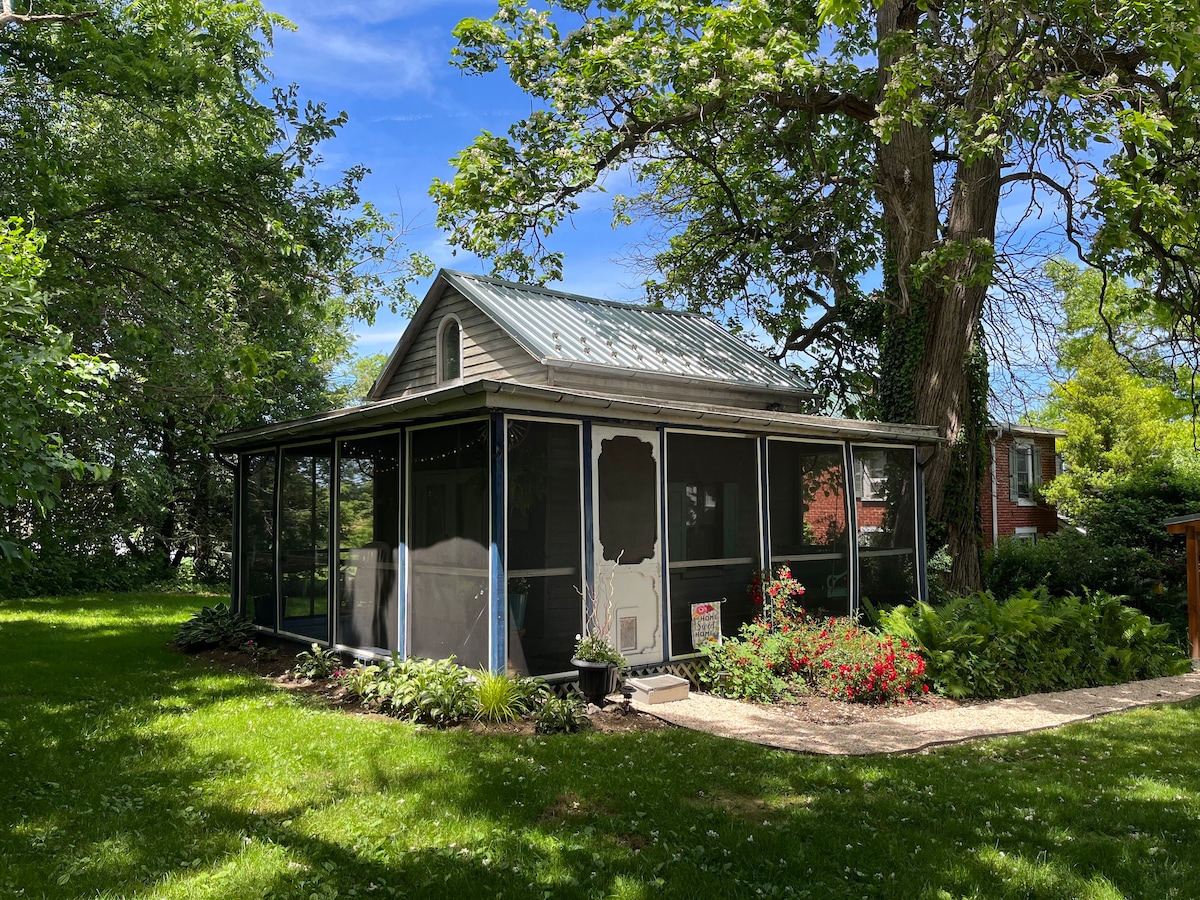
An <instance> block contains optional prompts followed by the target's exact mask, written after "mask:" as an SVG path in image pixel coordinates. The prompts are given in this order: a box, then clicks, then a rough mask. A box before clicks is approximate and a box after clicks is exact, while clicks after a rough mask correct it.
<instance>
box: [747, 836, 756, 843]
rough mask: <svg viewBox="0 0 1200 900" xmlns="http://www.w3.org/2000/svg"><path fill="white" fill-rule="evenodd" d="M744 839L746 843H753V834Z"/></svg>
mask: <svg viewBox="0 0 1200 900" xmlns="http://www.w3.org/2000/svg"><path fill="white" fill-rule="evenodd" d="M746 841H747V842H748V843H751V844H753V843H754V835H750V837H748V838H746Z"/></svg>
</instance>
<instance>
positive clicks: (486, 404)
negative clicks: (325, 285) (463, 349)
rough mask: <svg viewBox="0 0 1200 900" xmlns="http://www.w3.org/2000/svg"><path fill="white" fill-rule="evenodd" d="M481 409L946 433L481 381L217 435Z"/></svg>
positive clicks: (811, 432)
mask: <svg viewBox="0 0 1200 900" xmlns="http://www.w3.org/2000/svg"><path fill="white" fill-rule="evenodd" d="M480 409H502V410H505V411H507V412H523V411H524V412H537V413H549V414H554V413H558V414H560V415H584V416H601V417H605V418H617V419H625V420H629V421H643V422H664V423H667V424H673V425H683V426H688V425H690V426H697V425H703V426H709V427H714V428H725V429H734V430H739V431H750V432H754V433H761V434H778V435H781V436H790V437H811V438H818V439H819V438H826V439H831V440H861V441H879V442H883V443H908V444H937V443H941V442H942V440H943V439H942V438H941V437H940V436H939V435H938V433H937V429H936V428H934V427H933V426H926V425H904V424H893V423H890V422H869V421H860V420H856V419H838V418H833V417H828V416H811V415H805V414H803V413H789V412H774V411H771V410H760V409H749V408H743V407H729V406H718V405H715V404H704V403H686V402H678V401H672V402H663V401H658V400H653V399H649V398H641V397H634V396H622V397H614V396H611V395H607V394H600V393H591V392H588V391H581V390H567V389H565V388H560V387H545V386H542V385H528V384H519V383H515V382H498V381H489V380H479V381H472V382H468V383H466V384H456V385H451V386H447V387H440V388H435V389H433V390H430V391H425V392H422V393H420V394H414V395H411V396H408V397H400V398H394V399H390V400H379V401H375V402H372V403H366V404H363V405H361V406H353V407H348V408H346V409H338V410H331V411H329V412H324V413H318V414H316V415H313V416H308V417H306V418H303V419H296V420H293V421H291V422H279V423H274V424H271V425H263V426H259V427H258V428H251V429H246V430H244V431H237V432H231V433H229V434H224V435H221V436H220V437H219V438H217V439H216V440H215V441H214V442H213V447H214V449H216V450H220V451H225V452H237V451H239V450H246V449H251V448H253V447H256V446H262V445H266V444H274V443H280V442H295V441H302V440H306V439H312V440H318V439H321V438H329V437H334V436H337V435H340V434H343V433H349V432H352V431H353V432H358V431H364V430H367V429H370V428H372V427H379V428H382V427H386V426H388V425H399V424H403V423H406V422H411V421H414V420H417V419H423V418H429V417H431V416H439V417H441V416H446V415H452V414H455V413H469V412H472V411H478V410H480Z"/></svg>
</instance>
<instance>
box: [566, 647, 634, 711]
mask: <svg viewBox="0 0 1200 900" xmlns="http://www.w3.org/2000/svg"><path fill="white" fill-rule="evenodd" d="M575 637H576V638H577V639H578V640H577V641H576V643H575V655H574V656H572V657H571V665H573V666H574V667H575V668H576V669H577V670H578V671H579V691H580V693H582V694H583V696H584V697H585V698H586V699H587V701H588V702H589V703H595V704H596V705H597V706H599V705H600V704H601V703H603V702H604V698H605V697H607V696H608V695H609V694H611V693H613V692H614V691H615V690H616V689H617V681H618V676H619V675H620V672H621V666H623V665H625V657H624V656H622V655H621V654H620V652H618V650H617V648H616V647H614V646H613V645H612V644H611V643H609V641H608V637H607V636H602V635H599V634H595V633H589V634H587V635H582V636H581V635H575Z"/></svg>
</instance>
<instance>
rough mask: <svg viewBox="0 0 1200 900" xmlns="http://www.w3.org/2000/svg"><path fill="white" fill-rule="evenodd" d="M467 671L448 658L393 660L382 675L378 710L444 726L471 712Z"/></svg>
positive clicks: (471, 686)
mask: <svg viewBox="0 0 1200 900" xmlns="http://www.w3.org/2000/svg"><path fill="white" fill-rule="evenodd" d="M470 676H471V672H470V671H469V670H468V669H464V668H463V667H462V666H459V665H456V664H455V662H454V657H450V658H449V659H438V660H431V659H404V660H401V659H396V658H395V657H394V656H393V660H392V664H391V665H389V666H387V667H386V668H385V670H384V672H383V673H382V683H381V684H380V686H379V688H378V696H379V704H380V709H381V710H382V711H383V712H386V713H387V714H388V715H392V716H396V717H397V718H403V719H408V720H409V721H412V722H419V723H423V724H427V725H438V726H446V725H453V724H455V723H457V722H461V721H462V720H463V719H468V718H470V717H471V716H472V715H474V713H475V709H476V706H475V686H474V683H473V682H472V681H471V677H470Z"/></svg>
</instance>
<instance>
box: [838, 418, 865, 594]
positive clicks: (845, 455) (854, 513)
mask: <svg viewBox="0 0 1200 900" xmlns="http://www.w3.org/2000/svg"><path fill="white" fill-rule="evenodd" d="M843 448H844V449H843V450H842V471H843V473H844V474H845V476H846V486H845V494H846V530H847V532H848V534H847V535H846V537H847V538H849V540H847V541H846V557H847V560H846V561H847V562H848V563H849V566H850V615H854V614H855V613H856V612H858V594H859V590H860V585H861V583H862V579H861V578H860V577H859V571H858V495H857V494H855V492H854V445H853V444H851V443H850V442H849V441H846V442H845V443H844V445H843Z"/></svg>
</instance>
